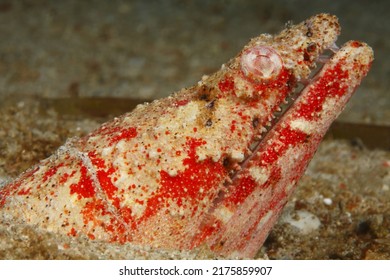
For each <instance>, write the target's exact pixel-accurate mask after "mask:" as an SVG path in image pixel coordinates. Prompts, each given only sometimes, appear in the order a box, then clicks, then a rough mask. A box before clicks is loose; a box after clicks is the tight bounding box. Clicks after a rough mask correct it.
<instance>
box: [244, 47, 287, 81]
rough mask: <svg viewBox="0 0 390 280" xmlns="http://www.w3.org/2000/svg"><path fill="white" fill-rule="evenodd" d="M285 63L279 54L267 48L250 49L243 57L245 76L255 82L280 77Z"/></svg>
mask: <svg viewBox="0 0 390 280" xmlns="http://www.w3.org/2000/svg"><path fill="white" fill-rule="evenodd" d="M282 68H283V62H282V59H281V58H280V56H279V55H278V53H277V52H276V51H275V50H274V49H273V48H270V47H267V46H254V47H251V48H248V49H247V50H245V51H244V52H243V54H242V55H241V69H242V71H243V72H244V75H245V76H246V77H248V78H250V79H253V80H255V81H261V80H269V79H272V78H275V77H277V76H278V75H279V73H280V71H281V70H282Z"/></svg>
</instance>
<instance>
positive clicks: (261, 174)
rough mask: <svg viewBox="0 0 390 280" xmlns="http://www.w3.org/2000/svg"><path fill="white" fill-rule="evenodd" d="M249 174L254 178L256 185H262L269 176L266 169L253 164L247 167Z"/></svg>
mask: <svg viewBox="0 0 390 280" xmlns="http://www.w3.org/2000/svg"><path fill="white" fill-rule="evenodd" d="M249 174H250V175H251V176H252V178H253V179H255V181H256V183H257V184H258V185H263V184H264V183H265V182H267V180H268V178H269V174H268V170H266V169H264V168H260V167H258V166H253V167H251V168H250V169H249Z"/></svg>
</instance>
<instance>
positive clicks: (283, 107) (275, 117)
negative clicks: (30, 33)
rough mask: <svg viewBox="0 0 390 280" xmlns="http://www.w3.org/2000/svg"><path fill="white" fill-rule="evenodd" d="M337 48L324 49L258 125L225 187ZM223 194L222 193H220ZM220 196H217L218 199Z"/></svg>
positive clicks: (314, 79)
mask: <svg viewBox="0 0 390 280" xmlns="http://www.w3.org/2000/svg"><path fill="white" fill-rule="evenodd" d="M338 50H339V48H338V47H337V46H336V44H335V43H334V44H333V45H332V46H331V47H329V48H327V49H325V50H324V51H323V52H322V53H321V54H320V55H319V56H318V58H317V60H316V67H314V68H313V69H312V71H311V73H310V75H309V77H308V78H307V79H305V80H298V81H297V86H296V87H295V88H294V90H292V91H291V93H290V94H289V95H288V96H287V97H286V99H285V101H284V104H280V105H278V107H277V108H280V109H276V110H274V111H273V112H272V114H271V118H272V120H271V121H269V122H268V123H267V124H265V125H260V126H259V128H258V129H257V130H258V132H260V133H259V134H258V135H257V136H255V137H254V138H255V139H254V141H252V142H251V143H250V144H249V145H248V150H249V153H248V155H247V156H246V157H245V158H244V160H243V161H242V162H240V163H235V164H233V166H232V167H231V170H230V171H229V178H228V180H227V181H226V182H225V187H226V188H229V187H230V186H231V185H233V182H234V181H235V180H236V179H237V178H238V177H239V175H240V173H241V172H242V171H243V170H245V168H246V167H247V166H248V164H249V163H250V162H251V160H252V159H253V158H254V157H255V156H256V154H257V152H258V151H259V149H260V147H261V144H262V143H263V141H264V139H266V138H267V135H268V134H270V133H272V132H273V129H274V127H275V126H276V125H277V124H278V123H279V122H280V120H281V119H282V117H283V116H284V115H285V114H286V113H287V112H288V111H289V110H290V108H291V107H292V105H293V104H294V103H295V101H296V99H297V98H298V97H299V96H300V95H301V94H302V92H303V91H304V90H305V89H306V88H307V87H308V86H310V84H311V83H313V82H315V81H316V80H317V79H318V75H319V73H320V72H321V70H322V68H323V67H324V65H325V64H326V63H327V62H328V61H329V60H331V58H332V57H333V56H334V54H335V53H336V52H337V51H338ZM222 196H223V195H222ZM219 199H220V198H218V201H219ZM221 199H223V198H221Z"/></svg>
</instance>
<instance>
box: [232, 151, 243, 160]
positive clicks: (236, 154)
mask: <svg viewBox="0 0 390 280" xmlns="http://www.w3.org/2000/svg"><path fill="white" fill-rule="evenodd" d="M230 156H231V158H232V159H234V160H236V161H238V162H241V161H243V160H244V158H245V155H244V153H243V152H241V151H237V150H233V151H232V153H231V155H230Z"/></svg>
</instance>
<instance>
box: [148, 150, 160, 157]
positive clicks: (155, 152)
mask: <svg viewBox="0 0 390 280" xmlns="http://www.w3.org/2000/svg"><path fill="white" fill-rule="evenodd" d="M149 157H150V158H157V157H158V152H157V151H156V150H151V151H150V152H149Z"/></svg>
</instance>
